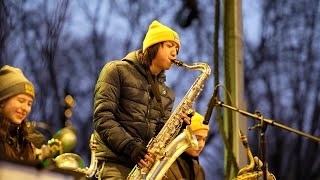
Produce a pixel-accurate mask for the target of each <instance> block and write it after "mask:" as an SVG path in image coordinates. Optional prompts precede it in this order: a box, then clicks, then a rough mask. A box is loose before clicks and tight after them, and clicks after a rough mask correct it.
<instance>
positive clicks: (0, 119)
mask: <svg viewBox="0 0 320 180" xmlns="http://www.w3.org/2000/svg"><path fill="white" fill-rule="evenodd" d="M3 108H4V102H0V153H1V154H0V157H2V158H4V159H11V160H18V159H20V157H22V158H23V160H35V156H34V150H33V147H32V145H31V143H30V142H28V141H27V140H26V139H25V137H27V136H28V135H29V133H28V131H27V128H28V127H27V124H26V122H25V120H23V121H22V122H21V125H20V128H19V131H18V133H19V134H20V137H21V138H22V139H21V141H19V140H18V141H19V142H21V144H20V145H21V147H22V152H21V154H17V153H16V151H15V149H14V148H13V147H12V146H10V145H9V144H8V143H7V140H8V138H9V136H10V134H9V133H10V132H9V129H10V126H12V124H11V122H10V120H9V119H8V118H6V117H5V115H4V113H3Z"/></svg>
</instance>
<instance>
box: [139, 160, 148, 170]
mask: <svg viewBox="0 0 320 180" xmlns="http://www.w3.org/2000/svg"><path fill="white" fill-rule="evenodd" d="M138 165H139V166H140V167H142V168H143V167H149V164H148V163H147V160H143V159H140V161H139V162H138Z"/></svg>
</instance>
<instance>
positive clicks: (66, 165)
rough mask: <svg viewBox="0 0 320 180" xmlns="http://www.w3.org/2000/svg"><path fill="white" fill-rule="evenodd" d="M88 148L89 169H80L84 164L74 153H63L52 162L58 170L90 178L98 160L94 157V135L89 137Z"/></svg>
mask: <svg viewBox="0 0 320 180" xmlns="http://www.w3.org/2000/svg"><path fill="white" fill-rule="evenodd" d="M89 146H90V150H91V161H90V166H89V167H85V168H82V167H81V166H83V164H84V162H83V160H82V158H81V157H80V156H79V155H77V154H75V153H63V154H61V155H59V156H57V157H56V158H54V162H55V163H56V165H57V167H58V168H62V169H68V170H73V171H77V172H81V173H83V174H85V175H86V177H88V178H90V177H92V176H93V175H95V173H96V170H97V165H98V160H97V158H96V156H95V154H96V141H95V139H94V134H92V135H91V139H90V145H89Z"/></svg>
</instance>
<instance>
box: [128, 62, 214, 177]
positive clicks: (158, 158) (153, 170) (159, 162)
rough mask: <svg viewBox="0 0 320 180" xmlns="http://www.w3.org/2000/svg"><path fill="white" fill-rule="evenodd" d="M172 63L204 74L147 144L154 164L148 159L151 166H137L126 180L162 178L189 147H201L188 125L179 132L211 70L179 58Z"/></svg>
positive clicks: (205, 65) (201, 64)
mask: <svg viewBox="0 0 320 180" xmlns="http://www.w3.org/2000/svg"><path fill="white" fill-rule="evenodd" d="M172 62H173V63H174V64H175V65H176V66H182V67H185V68H187V69H191V70H200V71H201V72H202V74H201V75H200V76H198V78H197V79H196V80H195V82H194V83H193V84H192V86H191V88H190V89H189V91H188V92H187V94H186V95H185V96H184V98H183V99H182V100H181V102H180V103H179V105H178V106H177V108H176V109H175V111H174V112H173V113H172V114H171V116H170V118H169V119H168V120H167V122H166V123H165V124H164V126H163V128H162V129H161V131H160V132H159V133H158V135H156V136H155V137H154V138H152V139H151V140H150V142H149V143H148V145H147V149H148V150H151V151H152V152H153V154H149V156H151V157H152V158H153V159H154V163H153V164H151V163H150V162H147V163H148V165H149V167H148V168H141V167H140V166H138V165H135V167H134V168H133V169H132V170H131V172H130V173H129V175H128V177H127V179H148V180H149V179H161V178H162V177H163V176H164V174H165V173H166V171H167V170H168V169H169V167H170V166H171V164H172V163H173V162H174V161H175V159H176V158H177V157H178V156H180V155H181V153H183V152H184V151H185V150H186V149H187V148H189V147H198V142H197V139H196V138H195V136H194V134H193V133H192V130H191V128H190V127H189V126H187V127H186V129H184V130H183V132H182V133H181V134H180V135H179V136H178V137H177V135H178V133H179V132H180V129H181V126H182V124H183V120H182V119H181V114H187V111H188V110H190V109H191V107H192V105H193V104H194V102H195V99H196V98H197V97H198V95H199V93H200V92H201V91H202V89H203V86H204V83H205V81H206V80H207V79H208V77H209V75H210V73H211V69H210V66H209V65H208V64H206V63H194V64H193V65H191V66H189V65H187V64H185V63H184V62H182V61H180V60H177V59H176V60H173V61H172Z"/></svg>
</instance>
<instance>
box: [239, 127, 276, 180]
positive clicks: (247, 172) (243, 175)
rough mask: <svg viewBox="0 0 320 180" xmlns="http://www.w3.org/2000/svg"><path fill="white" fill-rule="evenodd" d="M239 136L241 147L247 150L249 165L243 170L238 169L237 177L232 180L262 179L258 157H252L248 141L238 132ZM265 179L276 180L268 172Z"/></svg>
mask: <svg viewBox="0 0 320 180" xmlns="http://www.w3.org/2000/svg"><path fill="white" fill-rule="evenodd" d="M239 135H240V140H241V141H242V144H243V146H244V147H245V148H246V150H247V154H248V157H249V161H250V164H249V165H247V166H245V167H244V168H242V169H240V170H239V172H238V175H237V177H236V178H234V179H233V180H257V179H262V177H263V172H262V170H261V167H262V162H261V161H260V159H259V158H258V157H256V156H255V157H253V156H252V153H251V150H250V147H249V143H248V139H247V137H246V136H245V135H244V134H243V133H242V132H241V130H239ZM255 167H257V170H254V168H255ZM267 179H268V180H276V177H275V176H274V175H273V174H271V173H270V172H267Z"/></svg>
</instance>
